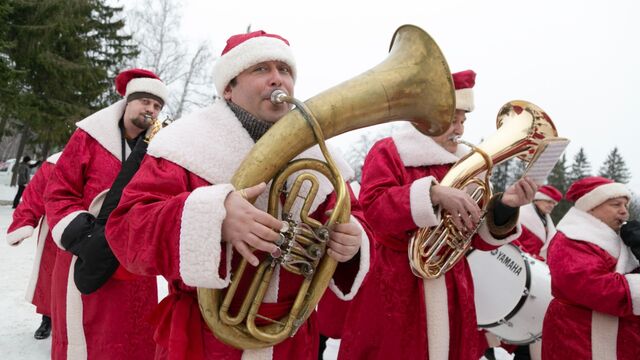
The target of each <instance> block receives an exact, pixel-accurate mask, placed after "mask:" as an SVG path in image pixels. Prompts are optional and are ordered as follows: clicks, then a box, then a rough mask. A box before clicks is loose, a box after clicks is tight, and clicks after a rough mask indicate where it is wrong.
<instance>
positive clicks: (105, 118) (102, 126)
mask: <svg viewBox="0 0 640 360" xmlns="http://www.w3.org/2000/svg"><path fill="white" fill-rule="evenodd" d="M126 106H127V102H126V100H124V99H122V100H120V101H118V102H116V103H115V104H113V105H111V106H108V107H106V108H104V109H102V110H100V111H98V112H95V113H93V114H91V115H89V116H88V117H86V118H84V119H83V120H81V121H79V122H77V123H76V126H77V127H79V128H80V129H82V130H84V131H85V132H87V133H88V134H89V135H90V136H91V137H92V138H93V139H95V140H96V141H97V142H98V143H99V144H100V145H102V147H104V148H105V149H106V150H107V151H108V152H110V153H111V154H113V156H115V157H116V159H119V160H120V161H122V160H123V159H120V158H121V157H122V135H121V134H120V128H119V127H118V123H119V122H120V119H121V118H122V115H123V114H124V108H125V107H126ZM125 149H126V154H125V157H126V156H129V153H130V152H131V149H129V146H125Z"/></svg>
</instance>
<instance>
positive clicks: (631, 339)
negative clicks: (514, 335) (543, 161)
mask: <svg viewBox="0 0 640 360" xmlns="http://www.w3.org/2000/svg"><path fill="white" fill-rule="evenodd" d="M548 255H549V256H548V258H547V264H548V265H549V269H550V270H551V292H552V294H553V296H554V299H553V300H552V301H551V304H549V308H548V309H547V313H546V314H545V318H544V326H543V329H542V336H543V338H544V342H543V343H542V357H543V358H544V359H618V360H632V359H640V316H639V315H640V274H637V269H638V261H637V259H636V258H635V257H634V256H633V255H632V254H631V251H630V250H629V248H628V247H627V246H625V245H624V244H623V243H622V240H621V239H620V237H619V236H618V234H616V233H615V232H614V231H613V230H611V228H609V227H608V226H607V225H605V224H604V223H603V222H601V221H600V220H598V219H597V218H595V217H593V216H592V215H590V214H589V213H587V212H584V211H581V210H578V209H576V208H575V207H574V208H571V209H570V210H569V212H568V213H567V214H566V215H565V216H564V218H562V220H561V221H560V223H559V224H558V233H557V234H556V236H555V237H554V238H553V242H552V243H551V245H550V246H549V254H548ZM634 270H635V272H636V273H632V271H634Z"/></svg>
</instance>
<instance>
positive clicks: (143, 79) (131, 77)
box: [116, 69, 169, 105]
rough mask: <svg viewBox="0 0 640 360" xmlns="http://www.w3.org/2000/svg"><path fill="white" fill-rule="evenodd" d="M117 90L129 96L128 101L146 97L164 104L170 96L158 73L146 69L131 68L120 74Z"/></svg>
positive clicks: (117, 78)
mask: <svg viewBox="0 0 640 360" xmlns="http://www.w3.org/2000/svg"><path fill="white" fill-rule="evenodd" d="M116 91H118V94H120V95H122V96H124V97H125V98H127V102H129V101H131V100H135V99H140V98H145V97H146V98H152V99H155V100H158V101H159V102H160V103H162V105H164V103H165V102H167V99H168V98H169V91H168V90H167V87H166V86H165V85H164V83H163V82H162V80H160V78H159V77H158V75H156V74H154V73H152V72H151V71H149V70H145V69H130V70H125V71H123V72H121V73H120V74H118V76H116Z"/></svg>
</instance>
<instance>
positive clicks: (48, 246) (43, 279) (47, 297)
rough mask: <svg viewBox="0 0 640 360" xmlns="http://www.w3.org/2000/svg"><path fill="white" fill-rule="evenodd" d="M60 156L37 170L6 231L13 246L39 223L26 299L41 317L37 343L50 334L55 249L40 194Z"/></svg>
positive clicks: (25, 237)
mask: <svg viewBox="0 0 640 360" xmlns="http://www.w3.org/2000/svg"><path fill="white" fill-rule="evenodd" d="M59 157H60V153H56V154H53V155H51V156H49V158H47V161H45V162H44V163H43V164H42V166H41V167H40V169H38V171H36V174H35V175H34V176H33V179H31V181H30V182H29V185H28V186H27V187H26V189H25V191H24V194H23V195H22V201H21V202H20V204H19V205H18V207H17V208H16V210H15V211H14V212H13V221H12V222H11V224H10V225H9V228H8V229H7V242H8V243H9V245H11V246H16V245H18V244H20V243H22V241H23V240H25V239H28V238H30V237H31V235H33V230H34V229H35V227H36V226H38V223H40V226H39V229H38V243H37V248H36V255H35V258H34V262H33V271H32V273H31V279H30V281H29V285H28V288H27V296H26V299H27V301H28V302H30V303H32V304H33V305H34V306H35V307H36V312H37V313H38V314H41V315H42V322H41V323H40V326H39V327H38V329H37V330H36V332H35V334H34V337H35V338H36V339H38V340H41V339H46V338H48V337H49V335H50V334H51V273H52V271H53V266H54V264H55V261H56V253H57V248H56V245H55V244H54V242H53V239H52V238H51V232H50V231H49V225H48V224H47V220H46V218H45V216H44V215H45V214H44V198H43V194H44V190H45V188H46V186H47V181H48V180H49V176H50V175H51V173H52V172H53V168H54V167H55V163H56V161H58V158H59Z"/></svg>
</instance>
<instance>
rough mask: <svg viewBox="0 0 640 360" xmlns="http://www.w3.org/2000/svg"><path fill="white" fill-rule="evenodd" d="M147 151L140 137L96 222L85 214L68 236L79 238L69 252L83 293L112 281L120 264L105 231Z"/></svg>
mask: <svg viewBox="0 0 640 360" xmlns="http://www.w3.org/2000/svg"><path fill="white" fill-rule="evenodd" d="M146 152H147V143H146V142H144V140H143V139H142V138H140V139H139V140H138V142H137V143H136V146H135V147H134V149H133V151H132V152H131V154H130V155H129V157H128V158H127V160H126V161H125V162H124V163H123V164H122V169H121V170H120V172H119V173H118V176H117V177H116V180H115V181H114V182H113V184H112V185H111V189H109V192H107V194H106V196H105V199H104V202H103V204H102V207H101V208H100V213H99V214H98V217H97V219H94V217H93V216H91V215H88V214H82V215H86V216H85V217H84V218H82V219H79V221H78V222H77V224H74V225H76V226H74V228H75V229H70V231H69V234H68V235H71V233H75V235H76V236H75V237H74V241H69V243H70V244H73V250H71V249H68V250H69V251H71V252H73V253H74V254H75V255H77V256H78V259H77V260H76V264H75V268H74V273H73V281H74V282H75V284H76V287H77V288H78V290H80V292H81V293H83V294H90V293H92V292H94V291H96V290H98V289H99V288H100V287H101V286H102V285H104V284H105V283H106V282H107V280H109V279H110V278H111V276H112V275H113V274H114V273H115V271H116V270H117V269H118V266H119V265H120V263H119V262H118V259H116V256H115V255H114V254H113V251H111V248H110V247H109V243H108V242H107V238H106V237H105V235H104V229H105V226H106V224H107V219H108V218H109V215H111V212H112V211H113V209H115V208H116V206H118V203H119V202H120V197H121V196H122V190H123V189H124V187H125V186H126V185H127V184H128V183H129V181H131V178H132V177H133V175H135V173H136V172H137V171H138V168H139V167H140V163H141V162H142V158H143V157H144V155H145V153H146ZM66 233H67V232H66V231H65V234H66ZM63 238H64V234H63ZM63 244H64V240H63Z"/></svg>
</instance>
